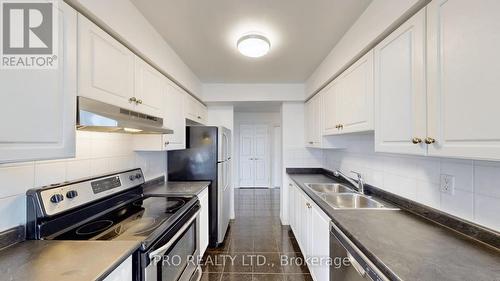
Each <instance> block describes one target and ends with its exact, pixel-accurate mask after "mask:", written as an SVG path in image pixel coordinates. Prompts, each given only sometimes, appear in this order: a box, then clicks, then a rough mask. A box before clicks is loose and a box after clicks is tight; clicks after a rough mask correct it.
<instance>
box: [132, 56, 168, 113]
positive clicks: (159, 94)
mask: <svg viewBox="0 0 500 281" xmlns="http://www.w3.org/2000/svg"><path fill="white" fill-rule="evenodd" d="M166 79H167V78H166V77H165V76H163V74H161V73H160V72H159V71H158V70H156V69H154V68H153V67H152V66H150V65H149V64H147V63H146V62H145V61H143V60H142V59H141V58H139V57H137V56H135V91H134V96H135V98H136V99H137V101H138V104H137V105H136V108H135V110H136V111H139V112H142V113H146V114H149V115H153V116H156V117H161V116H162V115H163V112H162V107H163V105H164V103H163V101H164V99H163V97H164V95H165V83H166V82H165V81H166Z"/></svg>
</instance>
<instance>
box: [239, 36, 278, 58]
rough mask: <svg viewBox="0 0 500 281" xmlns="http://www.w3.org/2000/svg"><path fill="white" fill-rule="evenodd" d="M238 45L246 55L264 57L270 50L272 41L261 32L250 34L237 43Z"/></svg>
mask: <svg viewBox="0 0 500 281" xmlns="http://www.w3.org/2000/svg"><path fill="white" fill-rule="evenodd" d="M236 47H237V48H238V50H239V51H240V53H241V54H242V55H244V56H247V57H251V58H258V57H262V56H263V55H265V54H267V53H268V52H269V49H270V48H271V42H269V39H267V38H266V37H265V36H262V35H259V34H248V35H245V36H243V37H241V38H240V39H238V42H237V43H236Z"/></svg>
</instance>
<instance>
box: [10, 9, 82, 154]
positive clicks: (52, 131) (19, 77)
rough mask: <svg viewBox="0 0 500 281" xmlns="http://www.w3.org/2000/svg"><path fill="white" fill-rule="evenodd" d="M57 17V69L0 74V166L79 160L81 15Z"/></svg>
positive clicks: (63, 12)
mask: <svg viewBox="0 0 500 281" xmlns="http://www.w3.org/2000/svg"><path fill="white" fill-rule="evenodd" d="M58 12H59V33H58V34H59V36H58V45H59V46H58V52H59V54H58V58H59V60H58V61H56V62H57V64H58V66H57V69H43V70H33V69H1V70H0V84H1V85H2V90H1V91H0V98H1V99H2V102H1V103H0V119H1V120H2V121H0V163H2V162H21V161H28V160H41V159H56V158H57V159H59V158H68V157H73V156H74V155H75V121H76V119H75V116H76V87H77V86H76V67H77V63H76V55H77V54H76V51H77V50H76V48H77V46H76V44H77V13H76V11H75V10H74V9H72V8H71V7H70V6H68V5H67V4H65V3H62V2H61V3H60V6H59V11H58Z"/></svg>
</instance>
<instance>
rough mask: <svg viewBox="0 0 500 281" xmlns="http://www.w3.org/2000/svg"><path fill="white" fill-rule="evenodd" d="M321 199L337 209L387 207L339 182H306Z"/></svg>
mask: <svg viewBox="0 0 500 281" xmlns="http://www.w3.org/2000/svg"><path fill="white" fill-rule="evenodd" d="M305 185H306V186H307V187H309V188H310V189H311V190H312V191H314V192H315V193H316V194H317V195H318V196H319V197H320V198H321V199H323V200H324V201H325V202H326V203H327V204H329V205H330V206H332V207H333V208H335V209H387V207H385V206H384V204H382V203H380V202H378V201H376V200H374V199H372V198H370V197H369V196H366V195H364V194H360V193H357V192H356V191H354V190H353V189H351V188H350V187H348V186H346V185H343V184H339V183H306V184H305Z"/></svg>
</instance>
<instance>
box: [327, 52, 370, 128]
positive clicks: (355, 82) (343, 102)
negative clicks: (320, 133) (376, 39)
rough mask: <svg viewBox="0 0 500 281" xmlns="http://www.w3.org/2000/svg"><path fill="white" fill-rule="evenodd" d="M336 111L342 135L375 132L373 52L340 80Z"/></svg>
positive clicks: (339, 78) (354, 65) (360, 60)
mask: <svg viewBox="0 0 500 281" xmlns="http://www.w3.org/2000/svg"><path fill="white" fill-rule="evenodd" d="M337 79H338V82H337V83H338V91H337V92H336V99H335V103H336V104H335V107H334V108H335V110H336V112H337V113H336V114H337V116H338V117H337V120H338V122H339V128H340V130H339V132H340V133H354V132H363V131H370V130H373V51H370V52H368V53H367V54H366V55H365V56H363V57H362V58H361V59H359V60H358V61H357V62H356V63H354V64H353V65H352V66H351V67H349V68H348V69H347V70H346V71H344V73H342V74H341V75H340V76H339V77H338V78H337Z"/></svg>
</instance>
